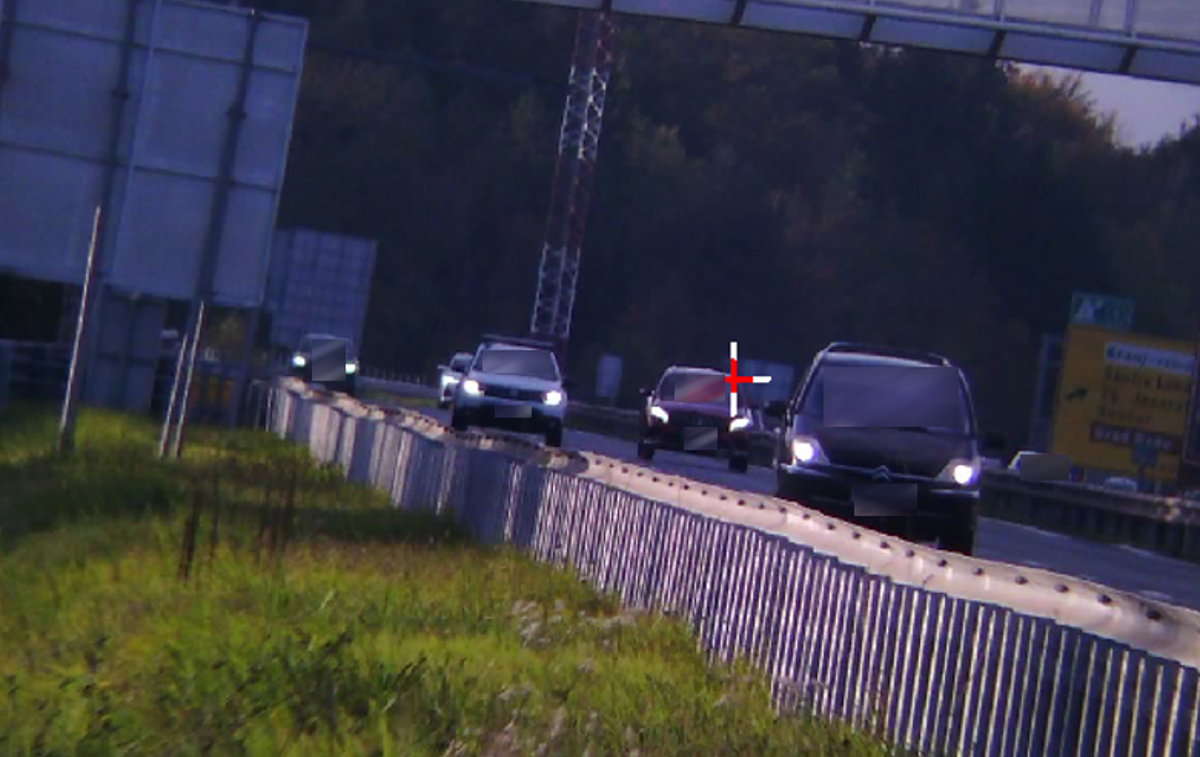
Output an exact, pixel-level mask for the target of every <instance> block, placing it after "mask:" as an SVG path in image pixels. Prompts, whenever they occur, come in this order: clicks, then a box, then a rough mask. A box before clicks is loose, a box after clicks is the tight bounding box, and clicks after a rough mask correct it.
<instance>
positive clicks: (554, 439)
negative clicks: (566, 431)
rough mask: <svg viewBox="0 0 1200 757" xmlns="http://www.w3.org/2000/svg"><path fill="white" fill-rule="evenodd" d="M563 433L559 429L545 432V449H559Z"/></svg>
mask: <svg viewBox="0 0 1200 757" xmlns="http://www.w3.org/2000/svg"><path fill="white" fill-rule="evenodd" d="M562 436H563V432H562V429H561V428H552V429H550V430H549V431H547V432H546V446H547V447H561V446H562Z"/></svg>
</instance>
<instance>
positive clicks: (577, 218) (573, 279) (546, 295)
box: [529, 11, 615, 351]
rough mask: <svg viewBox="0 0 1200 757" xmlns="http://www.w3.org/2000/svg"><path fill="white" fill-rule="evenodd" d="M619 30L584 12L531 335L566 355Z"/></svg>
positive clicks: (600, 16)
mask: <svg viewBox="0 0 1200 757" xmlns="http://www.w3.org/2000/svg"><path fill="white" fill-rule="evenodd" d="M614 32H615V25H614V22H613V19H612V17H611V16H610V15H609V14H608V13H604V12H592V11H580V12H579V25H578V27H577V29H576V32H575V52H574V57H573V60H572V62H571V78H570V82H569V84H568V93H567V105H566V109H565V112H564V113H563V122H562V132H561V134H560V136H559V142H558V163H557V165H556V166H555V169H554V184H553V186H552V188H551V192H550V214H549V218H548V219H547V222H546V237H545V242H544V243H543V246H542V261H541V265H540V266H539V268H538V280H537V292H536V294H535V295H534V303H533V318H532V320H531V324H530V327H529V330H530V333H531V335H533V336H535V337H540V338H546V339H549V340H550V341H553V342H555V343H556V344H558V345H559V349H560V351H562V350H565V348H566V343H567V339H568V337H570V335H571V314H572V313H573V312H574V309H575V287H576V284H577V283H578V281H579V259H580V253H581V251H582V248H583V234H584V229H585V226H586V222H587V211H588V204H589V202H590V200H591V194H592V177H593V175H594V172H595V168H596V153H597V148H598V147H599V143H600V125H601V122H602V120H603V118H604V96H605V94H606V93H607V91H608V79H609V75H610V74H611V72H612V62H613V54H612V39H613V34H614Z"/></svg>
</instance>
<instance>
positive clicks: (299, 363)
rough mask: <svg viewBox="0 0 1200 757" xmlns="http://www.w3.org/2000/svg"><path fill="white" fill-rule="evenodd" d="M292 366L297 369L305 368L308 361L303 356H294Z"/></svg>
mask: <svg viewBox="0 0 1200 757" xmlns="http://www.w3.org/2000/svg"><path fill="white" fill-rule="evenodd" d="M292 365H294V366H296V367H297V368H303V367H304V366H306V365H308V361H307V360H305V359H304V356H303V355H292Z"/></svg>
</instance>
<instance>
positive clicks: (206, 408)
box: [0, 340, 270, 423]
mask: <svg viewBox="0 0 1200 757" xmlns="http://www.w3.org/2000/svg"><path fill="white" fill-rule="evenodd" d="M175 346H176V348H177V347H178V345H175ZM177 356H178V349H174V350H170V349H168V350H164V351H163V354H162V355H161V357H160V358H159V361H158V365H157V367H156V369H155V374H154V386H153V390H152V393H151V397H150V408H149V410H150V413H151V414H152V415H155V416H157V417H161V416H162V415H163V413H164V412H165V409H166V406H167V402H168V400H169V398H170V396H171V384H172V382H173V381H174V379H175V360H176V358H177ZM70 365H71V345H70V344H67V343H61V342H19V341H7V340H5V341H0V398H5V399H6V400H7V401H9V402H11V401H15V400H33V401H50V402H58V401H61V400H62V399H63V397H64V395H65V393H66V386H67V376H68V373H69V372H70ZM237 373H238V366H237V365H234V364H229V363H222V362H219V361H212V360H197V362H196V370H195V373H194V374H193V380H192V381H193V383H192V391H191V396H190V399H189V402H188V420H189V422H196V423H217V422H223V421H225V420H226V419H227V418H228V417H229V413H230V411H231V409H232V407H233V403H234V402H235V398H234V396H233V393H234V391H235V388H236V379H237ZM260 373H270V370H269V367H268V368H266V369H264V370H262V371H260ZM2 406H3V403H2V402H0V407H2Z"/></svg>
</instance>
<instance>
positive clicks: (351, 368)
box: [346, 363, 358, 376]
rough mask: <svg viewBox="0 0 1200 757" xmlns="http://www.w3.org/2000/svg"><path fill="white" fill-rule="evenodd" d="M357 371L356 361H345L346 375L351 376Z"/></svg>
mask: <svg viewBox="0 0 1200 757" xmlns="http://www.w3.org/2000/svg"><path fill="white" fill-rule="evenodd" d="M355 373H358V363H346V375H347V376H352V375H354V374H355Z"/></svg>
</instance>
